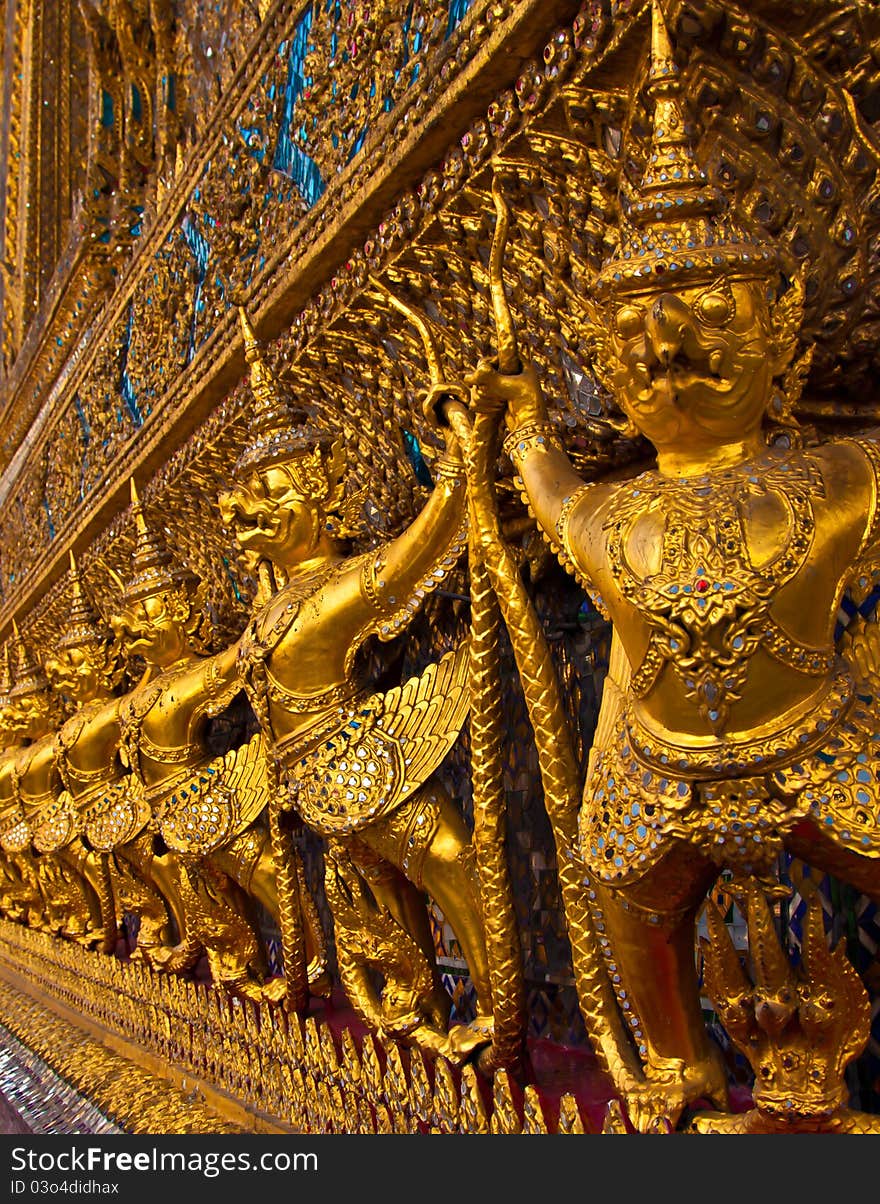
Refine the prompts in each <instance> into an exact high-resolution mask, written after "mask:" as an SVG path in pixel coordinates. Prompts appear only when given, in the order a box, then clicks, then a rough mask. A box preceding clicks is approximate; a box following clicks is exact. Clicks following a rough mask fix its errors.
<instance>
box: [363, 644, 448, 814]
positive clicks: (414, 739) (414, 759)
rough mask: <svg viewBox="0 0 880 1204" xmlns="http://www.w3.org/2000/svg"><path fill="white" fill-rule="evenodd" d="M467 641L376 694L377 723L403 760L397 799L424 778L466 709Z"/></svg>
mask: <svg viewBox="0 0 880 1204" xmlns="http://www.w3.org/2000/svg"><path fill="white" fill-rule="evenodd" d="M468 652H469V650H468V644H467V641H465V642H463V643H462V644H460V645H459V646H458V648H456V649H455V650H454V651H453V652H448V653H447V654H446V656H444V657H443V658H442V659H441V660H439V661H435V662H434V664H432V665H429V666H428V667H427V669H425V670H424V672H423V673H421V674H420V675H419V676H418V677H411V678H410V679H409V680H408V681H405V682H403V683H402V685H399V686H395V687H394V688H393V689H392V690H389V691H388V692H387V693H386V694H384V695H380V696H379V698H381V705H382V711H383V714H382V716H381V718H380V719H379V720H378V723H377V726H378V727H380V728H381V729H382V731H383V732H384V734H385V735H386V736H387V737H388V738H390V739H392V740H393V741H394V743H395V744H396V745H397V746H398V748H399V750H400V753H401V757H402V761H403V780H402V781H401V783H400V785H399V787H398V794H399V797H400V798H401V799H403V798H406V797H407V795H409V794H411V793H412V791H413V790H416V789H417V788H418V787H419V786H421V785H422V783H423V782H425V781H426V780H427V779H428V778H429V777H430V776H431V774H432V773H433V772H434V770H435V769H437V768H438V766H439V765H440V764H441V762H442V761H443V759H444V758H445V756H446V754H447V753H448V752H449V750H450V749H451V748H452V746H453V744H455V741H456V740H457V739H458V735H459V732H460V731H461V729H462V726H463V724H464V721H465V719H466V718H467V714H468V711H469V710H470V692H469V690H468V659H469V657H468Z"/></svg>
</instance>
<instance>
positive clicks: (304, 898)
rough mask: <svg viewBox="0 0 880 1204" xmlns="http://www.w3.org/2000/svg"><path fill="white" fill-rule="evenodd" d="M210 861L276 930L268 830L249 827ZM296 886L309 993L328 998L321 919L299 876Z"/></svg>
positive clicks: (277, 916) (274, 879) (275, 878)
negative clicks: (261, 908)
mask: <svg viewBox="0 0 880 1204" xmlns="http://www.w3.org/2000/svg"><path fill="white" fill-rule="evenodd" d="M210 861H211V864H212V865H215V866H217V867H218V869H221V870H223V871H224V873H226V874H228V875H229V877H230V878H232V879H233V881H234V882H237V883H238V885H239V886H240V887H241V889H242V890H243V891H244V892H245V893H246V894H248V895H250V896H251V898H253V899H256V901H257V902H258V903H259V904H260V905H261V906H262V907H263V908H265V910H266V911H267V912H268V913H269V915H270V916H271V917H272V919H273V920H274V921H275V923H276V924H278V925H279V927H280V923H281V920H280V903H279V899H278V876H277V873H276V868H275V859H274V857H273V855H272V840H271V836H270V834H269V830H268V828H261V827H257V826H256V825H252V826H251V827H250V828H247V829H246V830H245V831H244V832H242V833H240V834H239V835H238V836H236V837H235V838H234V839H233V840H231V841H230V842H229V844H227V845H225V846H224V847H223V848H222V849H218V850H217V851H216V852H215V853H212V854H211V857H210ZM297 885H298V887H299V910H300V915H301V917H302V923H303V936H304V938H305V946H306V963H307V967H308V970H307V973H308V980H309V990H310V991H311V992H312V994H313V995H328V994H329V991H330V977H329V974H328V972H327V954H326V949H325V945H324V933H323V930H322V929H321V920H320V917H319V915H318V910H317V907H316V906H315V902H314V900H313V899H312V898H311V896H309V895H308V887H307V885H306V883H305V881H304V880H301V876H300V875H299V874H297Z"/></svg>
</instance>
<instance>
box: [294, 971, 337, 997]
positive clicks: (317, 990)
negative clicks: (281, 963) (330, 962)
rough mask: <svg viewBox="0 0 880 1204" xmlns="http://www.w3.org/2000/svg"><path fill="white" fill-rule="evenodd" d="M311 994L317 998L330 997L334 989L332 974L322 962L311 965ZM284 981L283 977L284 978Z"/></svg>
mask: <svg viewBox="0 0 880 1204" xmlns="http://www.w3.org/2000/svg"><path fill="white" fill-rule="evenodd" d="M308 979H309V994H310V995H314V996H315V998H316V999H329V998H330V994H331V992H332V990H333V979H332V978H331V976H330V971H329V970H328V969H327V967H326V966H324V965H323V964H322V963H319V964H318V965H317V966H316V967H314V968H313V967H312V966H309V970H308ZM282 981H283V979H282Z"/></svg>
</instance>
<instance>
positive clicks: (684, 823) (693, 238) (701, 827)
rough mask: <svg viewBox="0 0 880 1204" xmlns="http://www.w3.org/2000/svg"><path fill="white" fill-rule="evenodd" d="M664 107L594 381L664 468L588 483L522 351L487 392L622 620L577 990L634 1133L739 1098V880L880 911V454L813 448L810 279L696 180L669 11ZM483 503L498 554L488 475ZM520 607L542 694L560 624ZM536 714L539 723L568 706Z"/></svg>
mask: <svg viewBox="0 0 880 1204" xmlns="http://www.w3.org/2000/svg"><path fill="white" fill-rule="evenodd" d="M647 91H648V95H649V98H650V100H651V101H652V103H653V108H654V132H653V140H652V144H651V148H650V152H649V155H648V167H647V168H646V171H645V175H644V177H643V180H642V183H641V189H640V191H639V192H638V193H637V194H636V195H634V196H632V197H630V198H629V200H628V202H625V203H624V205H623V206H622V208H623V212H622V216H621V226H620V233H619V241H618V247H617V250H616V251H615V253H614V254H613V256H612V257H611V258H610V259H608V260H607V261H606V262H605V264H604V265H603V267H602V270H601V271H600V273H599V274H598V276H597V278H596V280H595V286H594V290H593V298H592V303H591V308H592V312H593V328H592V330H591V331H590V332H589V335H590V339H591V341H592V344H593V347H594V357H593V369H594V371H595V373H596V374H597V376H599V377H600V379H601V381H602V383H603V384H604V385H605V386H606V387H607V388H608V390H609V391H610V392H611V393H612V394H613V397H614V399H615V401H616V402H617V404H618V405H619V407H620V409H621V410H622V411H623V413H624V415H625V417H626V424H627V429H628V432H629V433H630V434H632V435H636V434H640V435H642V436H644V437H645V438H647V439H648V440H649V441H650V442H651V444H652V445H653V447H654V448H655V450H656V454H657V463H656V468H652V469H650V470H648V471H646V472H643V473H642V474H641V475H640V476H637V477H635V478H634V479H630V480H625V481H620V480H617V481H614V482H611V481H608V482H606V483H603V482H601V481H595V482H585V481H583V480H582V479H581V478H580V477H579V476H578V475H577V473H576V472H575V470H574V468H573V467H572V465H571V462H570V461H569V459H568V457H567V456H566V454H565V453H564V452H563V450H562V448H561V444H560V440H559V438H558V435H557V428H556V426H555V425H554V424H553V423H552V422H550V420H549V416H548V411H547V409H546V405H545V402H544V400H543V398H542V396H541V391H540V388H539V386H538V383H537V378H536V376H535V374H534V372H532V371H531V370H529V369H528V368H526V369H525V370H520V371H518V372H517V371H516V370H515V369H516V367H517V365H516V364H513V365H512V368H513V370H512V369H511V366H510V362H509V360H508V366H507V367H506V368H505V365H504V363H503V362H502V363H501V364H500V367H501V371H500V372H499V371H498V370H497V369H498V366H499V365H490V364H484V365H481V367H480V368H479V369H478V370H477V371H476V372H474V373H473V375H472V376H471V377H470V378H469V382H470V384H471V386H472V404H473V406H474V408H475V409H476V411H477V414H478V418H477V421H476V423H475V434H476V431H477V429H478V424H479V423H482V424H483V426H482V430H483V431H485V432H486V433H485V436H484V442H485V444H486V445H487V446H492V438H493V433H492V428H493V424H494V422H496V421H497V418H498V415H499V414H500V413H501V412H502V411H504V412H505V420H506V424H507V427H508V432H509V433H508V435H507V438H506V440H505V444H504V446H505V450H506V452H507V453H508V455H509V457H510V459H511V460H512V461H513V464H514V468H515V470H516V472H517V474H518V481H519V484H520V486H521V489H522V492H523V496H524V499H525V501H526V503H527V505H528V506H529V508H530V509H531V511H532V513H533V514H534V516H535V518H536V519H537V522H538V524H539V526H540V528H541V530H542V532H543V534H544V535H545V537H546V538H547V540H548V541H549V543H550V544H551V546H552V548H553V549H554V551H555V552H556V553H557V555H558V556H559V558H560V560H561V562H562V564H563V566H564V567H565V568H566V570H567V571H568V572H570V573H571V574H572V575H573V576H575V577H576V578H577V579H578V580H579V581H580V582H581V583H582V584H583V585H584V587H585V589H586V590H587V591H588V593H589V594H590V596H591V597H592V599H593V601H594V603H595V604H596V605H597V607H598V608H599V609H600V610H601V611H602V612H603V613H605V614H606V615H607V616H608V617H610V618H611V620H612V622H613V626H614V645H613V653H612V674H611V679H610V680H609V688H608V689H607V690H606V697H605V699H604V701H603V713H602V716H601V717H600V733H601V736H600V738H599V740H598V743H597V745H596V746H595V747H594V749H593V752H592V755H591V759H590V772H589V774H588V780H587V782H586V786H585V788H584V791H583V797H582V802H581V806H580V814H579V821H578V829H579V831H578V834H577V839H578V843H579V855H580V859H581V860H582V863H583V864H582V866H581V873H582V877H583V881H584V883H585V890H584V892H583V893H584V895H585V897H586V899H587V900H589V904H588V905H589V907H590V909H591V911H592V915H591V917H589V924H590V926H591V928H592V932H591V935H590V942H589V943H590V944H591V946H592V949H593V952H594V953H595V951H596V949H597V948H601V951H602V953H603V954H604V958H605V960H606V964H607V966H608V969H609V977H610V980H611V981H612V982H613V984H614V991H615V994H616V996H617V1003H618V1008H616V1009H615V1011H616V1012H617V1013H618V1014H617V1016H616V1017H611V1018H610V1021H609V1015H608V1010H607V1007H606V1006H604V1005H602V1006H600V1008H599V1009H598V1011H597V1010H596V1008H595V1007H594V1006H593V1003H594V1002H595V1000H596V999H597V998H598V997H597V996H595V995H594V994H593V993H592V990H591V988H587V989H585V978H584V970H585V969H586V968H588V967H590V966H592V965H593V964H594V962H595V957H591V956H587V958H586V960H585V962H584V966H583V969H582V971H581V972H579V971H578V967H577V956H578V955H577V950H575V961H576V966H575V970H576V978H577V979H578V984H579V987H580V990H581V1003H582V1008H583V1010H584V1012H585V1018H586V1019H587V1024H588V1030H591V1036H592V1037H593V1040H594V1042H595V1043H596V1044H597V1045H598V1048H599V1050H600V1053H601V1052H602V1051H603V1050H606V1049H607V1050H608V1051H610V1054H609V1055H608V1056H606V1055H604V1054H603V1055H602V1056H603V1057H604V1059H605V1065H606V1067H607V1069H609V1071H610V1072H611V1074H612V1077H613V1078H614V1080H615V1083H616V1085H617V1087H618V1089H619V1090H620V1091H621V1092H622V1094H623V1095H624V1096H625V1098H626V1100H627V1103H628V1106H629V1109H630V1114H631V1116H632V1118H633V1120H634V1121H635V1123H636V1124H637V1125H639V1127H649V1126H650V1125H651V1123H652V1122H653V1120H654V1118H656V1117H658V1116H661V1115H664V1114H665V1115H667V1116H669V1117H671V1119H672V1120H673V1121H675V1119H677V1117H678V1116H679V1114H680V1113H681V1111H682V1109H683V1108H684V1107H685V1105H687V1104H688V1103H689V1102H691V1101H694V1100H695V1099H697V1098H699V1097H708V1098H709V1099H711V1100H713V1101H714V1102H716V1103H718V1104H723V1102H724V1100H725V1099H726V1086H725V1074H724V1072H723V1070H722V1068H721V1066H720V1065H719V1061H718V1059H717V1057H716V1052H717V1051H715V1050H714V1049H713V1047H712V1046H711V1044H710V1042H709V1041H708V1039H707V1035H706V1032H705V1028H704V1023H703V1017H702V1014H701V1010H700V998H699V990H698V985H697V977H696V969H695V958H694V927H695V920H696V916H697V913H698V910H699V908H700V907H701V905H702V903H703V901H704V898H705V895H706V892H707V890H708V888H709V887H710V886H711V885H712V883H713V881H714V880H715V878H716V877H717V875H718V874H719V871H721V870H722V869H725V870H729V871H731V872H732V874H733V876H734V877H735V878H743V879H745V878H752V879H758V880H764V881H767V882H769V881H770V880H771V879H772V878H773V875H774V871H775V866H776V860H777V857H778V854H779V853H780V852H781V851H782V850H783V849H784V850H787V851H788V852H790V853H792V854H794V855H795V856H797V857H799V858H802V859H803V860H805V861H807V862H808V863H809V864H810V865H813V866H815V867H817V868H819V869H820V870H823V871H828V872H832V873H834V874H835V875H837V876H838V877H840V878H842V879H844V880H845V881H847V882H849V883H851V884H853V885H854V886H856V887H857V888H858V889H859V890H860V891H862V892H865V893H867V894H870V895H873V897H875V898H876V897H878V895H880V827H878V824H877V822H876V814H877V801H878V780H880V779H878V755H880V748H878V740H880V712H878V709H877V706H876V703H875V701H874V694H875V683H867V682H864V681H859V680H858V679H857V673H856V672H855V671H854V668H853V666H852V665H850V664H848V663H847V662H846V661H845V660H844V659H842V657H841V656H839V655H838V653H837V650H836V648H835V644H834V628H835V622H836V619H837V615H838V610H839V606H840V602H841V598H842V596H843V594H844V591H845V590H846V589H847V587H848V585H850V584H851V583H852V582H853V580H854V579H859V578H864V577H865V576H866V575H867V577H868V578H870V576H871V570H872V569H873V567H874V565H875V562H876V557H877V550H878V535H880V529H878V520H877V507H878V469H880V444H878V443H877V442H875V440H874V438H872V437H871V436H870V435H869V436H867V437H864V438H860V439H845V440H841V441H839V442H834V443H829V444H825V445H822V446H818V447H815V448H810V449H809V450H807V449H802V448H801V447H800V446H799V440H798V439H797V436H796V434H794V433H793V429H792V428H793V427H794V426H795V424H794V422H793V420H792V418H791V408H792V406H793V404H794V402H795V401H796V400H797V391H798V389H799V386H800V382H801V380H802V377H803V375H804V373H805V370H806V368H807V366H808V363H809V353H807V355H806V356H803V357H802V358H801V359H797V358H796V356H795V350H796V347H797V336H798V332H799V327H800V322H801V315H802V305H803V296H802V290H801V285H800V281H799V278H798V277H797V276H796V275H794V274H788V275H786V274H784V273H783V271H782V267H783V265H782V264H781V262H780V259H779V258H778V254H777V252H776V250H775V248H773V247H771V246H770V245H765V244H762V243H759V242H757V241H755V240H754V239H753V238H752V237H751V236H750V235H749V234H748V233H747V232H746V231H745V230H744V229H743V228H741V227H739V226H738V224H737V223H736V221H735V220H734V218H733V217H732V216H730V215H729V214H728V213H727V212H726V211H725V206H724V204H723V200H722V197H721V196H720V194H719V193H718V192H717V191H716V190H715V189H714V188H713V187H712V186H711V185H710V184H709V182H708V179H707V177H706V174H705V172H704V171H703V169H702V167H701V165H700V163H699V162H698V161H697V158H696V155H695V152H694V149H693V147H692V145H691V142H690V140H689V137H688V133H687V126H686V123H685V119H684V111H683V100H682V97H681V93H680V84H679V79H678V73H677V69H676V67H675V65H674V63H673V61H672V56H671V50H670V46H669V42H668V35H667V33H666V29H665V26H664V23H663V18H662V16H661V14H660V11H659V8H658V6H656V5H655V7H654V26H653V44H652V61H651V66H650V73H649V81H648V85H647ZM499 359H500V357H499ZM781 432H784V437H782V438H780V437H779V436H780V433H781ZM482 455H483V462H484V463H485V462H486V461H487V460H488V462H490V463H491V453H489V454H488V455H487V453H486V452H485V451H484V452H483V453H482ZM471 486H472V489H473V491H474V494H475V498H476V510H477V513H478V514H482V515H483V519H482V521H481V531H482V538H483V541H484V544H485V546H486V548H487V549H488V550H489V551H488V552H487V554H488V555H489V556H490V558H494V560H495V562H496V563H500V559H499V557H500V551H499V548H500V542H499V539H498V532H497V523H496V522H494V519H493V516H492V513H491V504H490V501H489V500H488V492H487V482H486V480H485V479H483V480H481V479H480V478H479V476H478V477H477V478H476V479H472V481H471ZM493 549H494V550H493ZM515 590H516V585H515V583H513V584H512V586H511V588H510V589H509V590H508V597H509V598H510V597H513V596H514V595H515ZM499 598H500V599H501V603H502V609H503V610H504V612H505V618H506V619H507V622H508V626H509V627H510V629H511V637H512V639H513V643H514V649H515V651H516V655H517V661H518V664H519V667H520V672H521V673H522V674H523V676H524V680H525V678H526V677H527V676H528V675H530V674H534V672H535V669H536V665H537V663H538V661H539V660H540V645H541V640H540V633H538V635H537V637H536V634H535V632H534V631H531V632H529V630H528V626H529V619H528V615H527V614H526V613H525V611H519V612H518V611H517V609H516V607H515V606H512V605H511V603H510V601H507V602H505V599H504V596H503V594H501V593H499ZM862 659H864V658H862ZM527 698H528V690H527ZM531 713H532V719H533V722H535V721H536V719H537V722H536V732H537V731H538V727H539V724H540V722H541V721H542V716H543V718H544V719H546V717H547V713H548V712H547V709H546V707H544V708H543V710H542V708H541V707H537V708H536V707H535V706H533V707H532V710H531ZM557 724H558V729H559V730H558V733H557V736H556V737H554V736H553V735H552V731H551V732H546V733H545V734H544V740H545V742H546V740H547V739H550V740H551V741H552V742H554V743H556V744H561V745H564V744H565V742H566V739H567V733H566V732H565V731H563V730H562V729H563V728H564V718H563V716H562V713H561V711H558V714H557ZM538 738H539V746H540V745H541V743H542V739H541V735H540V733H539V735H538ZM543 753H544V758H545V759H546V756H547V752H546V747H545V749H544V750H543ZM546 793H547V782H546V780H545V795H546ZM557 850H558V851H559V845H558V841H557ZM561 871H562V872H563V873H564V872H565V866H564V859H563V863H562V864H561ZM563 895H564V897H565V887H564V883H563ZM569 925H570V927H572V916H571V913H570V912H569ZM573 932H575V935H576V930H575V929H574V928H573ZM591 982H595V979H591ZM621 1018H625V1021H626V1025H627V1031H628V1032H630V1033H631V1034H632V1035H633V1038H634V1040H633V1042H632V1043H631V1044H630V1043H629V1042H626V1041H625V1039H622V1033H621V1029H620V1026H619V1024H617V1021H618V1020H619V1019H621ZM609 1023H610V1024H611V1028H609V1027H608V1026H609ZM612 1030H613V1031H612ZM633 1048H635V1049H636V1050H637V1052H638V1055H639V1061H640V1062H641V1067H639V1066H638V1064H637V1063H634V1062H633V1060H632V1058H631V1057H630V1054H631V1052H632V1051H633Z"/></svg>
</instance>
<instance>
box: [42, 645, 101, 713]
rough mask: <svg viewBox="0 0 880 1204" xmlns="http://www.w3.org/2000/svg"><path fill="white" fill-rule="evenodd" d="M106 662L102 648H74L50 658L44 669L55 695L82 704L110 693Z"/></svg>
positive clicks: (96, 646) (94, 646) (93, 646)
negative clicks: (60, 695)
mask: <svg viewBox="0 0 880 1204" xmlns="http://www.w3.org/2000/svg"><path fill="white" fill-rule="evenodd" d="M107 661H108V657H107V650H106V649H105V648H104V647H103V646H100V645H95V644H91V645H74V646H73V647H70V648H64V649H62V650H61V651H59V652H58V653H56V655H55V656H50V657H49V658H48V659H47V661H46V664H45V669H46V673H47V675H48V677H49V681H50V682H51V684H52V689H53V690H54V691H55V693H56V694H63V695H64V697H65V698H68V699H70V701H71V702H74V703H78V704H82V703H84V702H91V701H92V699H94V698H99V697H102V696H103V695H105V694H107V693H109V691H110V690H111V688H112V682H111V681H110V675H109V673H108V672H107V668H108V665H107Z"/></svg>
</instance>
